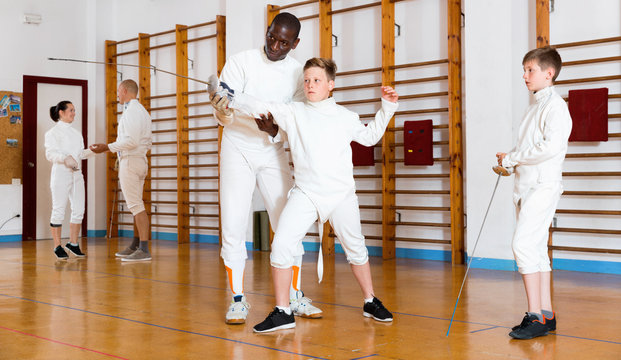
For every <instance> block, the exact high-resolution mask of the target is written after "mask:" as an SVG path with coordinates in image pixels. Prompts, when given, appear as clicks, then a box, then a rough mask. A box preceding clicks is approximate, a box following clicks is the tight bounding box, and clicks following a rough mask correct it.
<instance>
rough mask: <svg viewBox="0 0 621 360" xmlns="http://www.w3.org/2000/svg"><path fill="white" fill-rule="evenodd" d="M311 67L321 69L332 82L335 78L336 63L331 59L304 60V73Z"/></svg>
mask: <svg viewBox="0 0 621 360" xmlns="http://www.w3.org/2000/svg"><path fill="white" fill-rule="evenodd" d="M312 67H318V68H322V69H323V70H324V71H325V72H326V76H327V77H328V80H333V81H334V79H335V78H336V63H335V62H334V60H332V59H326V58H317V57H314V58H311V59H308V60H306V64H304V71H306V69H308V68H312Z"/></svg>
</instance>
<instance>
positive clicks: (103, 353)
mask: <svg viewBox="0 0 621 360" xmlns="http://www.w3.org/2000/svg"><path fill="white" fill-rule="evenodd" d="M0 329H4V330H7V331H12V332H15V333H18V334H22V335H26V336H32V337H34V338H37V339H41V340H46V341H50V342H53V343H56V344H61V345H65V346H70V347H74V348H77V349H80V350H86V351H90V352H94V353H97V354H100V355H105V356H109V357H113V358H116V359H122V360H129V359H127V358H124V357H120V356H116V355H112V354H108V353H105V352H101V351H97V350H93V349H89V348H85V347H82V346H78V345H73V344H69V343H65V342H62V341H58V340H54V339H49V338H46V337H43V336H39V335H35V334H30V333H27V332H24V331H20V330H16V329H11V328H8V327H4V326H0Z"/></svg>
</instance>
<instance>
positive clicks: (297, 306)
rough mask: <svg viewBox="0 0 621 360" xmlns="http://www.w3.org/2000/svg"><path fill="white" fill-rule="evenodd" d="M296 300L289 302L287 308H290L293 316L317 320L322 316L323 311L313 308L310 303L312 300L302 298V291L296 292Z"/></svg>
mask: <svg viewBox="0 0 621 360" xmlns="http://www.w3.org/2000/svg"><path fill="white" fill-rule="evenodd" d="M296 296H297V299H291V300H289V306H290V307H291V311H293V314H294V315H295V316H301V317H304V318H310V319H319V318H321V317H322V316H323V311H321V310H320V309H319V308H318V307H316V306H313V305H312V304H311V303H312V302H313V300H311V299H309V298H307V297H306V296H304V293H303V292H302V291H298V292H297V294H296Z"/></svg>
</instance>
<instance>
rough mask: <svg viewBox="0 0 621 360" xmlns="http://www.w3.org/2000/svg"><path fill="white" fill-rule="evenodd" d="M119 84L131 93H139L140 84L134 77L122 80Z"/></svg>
mask: <svg viewBox="0 0 621 360" xmlns="http://www.w3.org/2000/svg"><path fill="white" fill-rule="evenodd" d="M119 86H122V87H124V88H125V90H127V92H128V93H130V94H134V95H138V84H136V82H135V81H134V80H132V79H127V80H123V81H121V83H120V84H119Z"/></svg>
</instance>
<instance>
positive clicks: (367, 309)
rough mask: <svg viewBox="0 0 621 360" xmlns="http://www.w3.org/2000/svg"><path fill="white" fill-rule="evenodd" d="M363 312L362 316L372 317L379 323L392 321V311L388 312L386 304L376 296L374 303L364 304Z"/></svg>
mask: <svg viewBox="0 0 621 360" xmlns="http://www.w3.org/2000/svg"><path fill="white" fill-rule="evenodd" d="M362 310H363V313H362V315H364V316H366V317H372V318H373V319H375V320H377V321H392V314H391V313H390V311H388V309H386V308H385V307H384V304H382V302H381V301H380V300H379V299H378V298H376V297H375V296H374V297H373V301H372V302H370V303H369V302H365V303H364V306H363V307H362Z"/></svg>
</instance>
